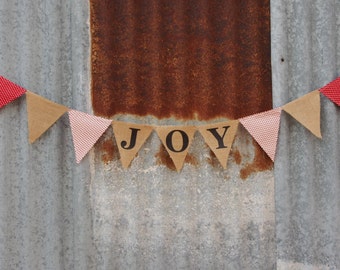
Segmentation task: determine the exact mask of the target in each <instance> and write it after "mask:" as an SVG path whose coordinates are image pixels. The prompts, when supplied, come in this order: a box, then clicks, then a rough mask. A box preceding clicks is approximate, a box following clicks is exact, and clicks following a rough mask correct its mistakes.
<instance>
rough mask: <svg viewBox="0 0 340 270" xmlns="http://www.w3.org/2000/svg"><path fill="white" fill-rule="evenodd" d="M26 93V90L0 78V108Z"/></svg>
mask: <svg viewBox="0 0 340 270" xmlns="http://www.w3.org/2000/svg"><path fill="white" fill-rule="evenodd" d="M25 93H26V89H24V88H22V87H21V86H19V85H16V84H15V83H13V82H11V81H9V80H7V79H5V78H4V77H2V76H0V108H2V107H3V106H5V105H7V104H8V103H10V102H12V101H13V100H15V99H17V98H18V97H21V96H22V95H23V94H25Z"/></svg>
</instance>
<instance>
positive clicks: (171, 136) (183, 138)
mask: <svg viewBox="0 0 340 270" xmlns="http://www.w3.org/2000/svg"><path fill="white" fill-rule="evenodd" d="M156 131H157V134H158V136H159V138H160V140H161V141H162V143H163V145H164V147H165V149H166V150H167V151H168V153H169V155H170V157H171V159H172V161H173V162H174V164H175V167H176V170H177V171H178V172H179V171H180V170H181V169H182V167H183V163H184V160H185V157H186V155H187V154H188V150H189V147H190V145H191V143H192V140H193V138H194V135H195V132H196V127H193V126H160V127H156Z"/></svg>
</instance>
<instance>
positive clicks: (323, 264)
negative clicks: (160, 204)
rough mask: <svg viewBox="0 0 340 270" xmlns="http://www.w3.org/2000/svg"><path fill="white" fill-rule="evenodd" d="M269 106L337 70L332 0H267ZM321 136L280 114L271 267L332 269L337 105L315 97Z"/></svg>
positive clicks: (339, 10)
mask: <svg viewBox="0 0 340 270" xmlns="http://www.w3.org/2000/svg"><path fill="white" fill-rule="evenodd" d="M271 8H272V12H271V13H272V63H273V64H272V66H273V96H274V103H275V105H276V106H281V105H282V104H285V103H287V102H289V101H291V100H292V99H295V98H297V97H299V96H302V95H304V94H306V93H308V92H310V91H312V90H314V89H318V88H320V87H322V86H324V85H325V84H326V83H328V82H330V81H332V80H333V79H335V78H336V77H338V76H339V75H340V73H339V68H340V65H339V63H340V61H339V60H340V50H339V49H340V47H339V44H340V33H339V26H340V25H339V22H340V21H339V14H340V2H339V1H321V0H320V1H272V3H271ZM321 108H322V109H321V121H322V122H321V129H322V135H323V138H322V140H319V139H317V138H316V137H314V136H313V135H312V134H311V133H310V132H309V131H307V130H306V129H305V128H304V127H302V126H301V125H300V124H299V123H297V122H296V121H295V120H293V119H292V118H290V117H289V116H288V115H286V114H284V115H283V116H282V122H281V130H280V137H279V145H278V157H277V160H276V163H275V170H274V171H275V198H276V199H275V201H276V211H275V214H276V223H277V225H276V237H277V240H276V241H277V254H278V263H277V266H278V268H279V269H339V268H340V260H339V256H338V255H339V254H340V242H339V239H340V238H339V236H340V230H339V226H338V225H337V224H339V213H340V199H339V196H338V194H339V191H340V190H339V188H340V185H339V180H340V166H339V158H340V148H339V142H338V137H339V134H340V128H339V124H338V123H339V119H340V118H339V117H340V111H339V107H337V106H336V105H335V104H333V103H332V102H331V101H330V100H329V99H327V98H326V97H324V96H322V98H321Z"/></svg>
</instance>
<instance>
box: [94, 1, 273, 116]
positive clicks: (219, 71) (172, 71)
mask: <svg viewBox="0 0 340 270" xmlns="http://www.w3.org/2000/svg"><path fill="white" fill-rule="evenodd" d="M91 29H92V30H91V31H92V99H93V109H94V112H95V113H96V114H98V115H103V116H107V117H112V116H114V115H116V114H134V115H138V116H145V115H153V116H155V117H157V118H167V117H175V118H177V119H201V120H207V119H213V118H216V117H227V118H233V119H235V118H240V117H243V116H246V115H250V114H253V113H257V112H260V111H264V110H267V109H270V108H272V94H271V60H270V10H269V0H256V1H254V0H242V1H233V0H228V1H218V0H213V1H206V0H194V1H193V0H191V1H182V0H176V1H165V0H162V1H159V0H151V1H131V0H129V1H126V0H115V1H102V0H91Z"/></svg>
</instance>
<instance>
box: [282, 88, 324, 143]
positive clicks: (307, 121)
mask: <svg viewBox="0 0 340 270" xmlns="http://www.w3.org/2000/svg"><path fill="white" fill-rule="evenodd" d="M282 109H283V110H284V111H285V112H287V113H289V114H290V115H291V116H292V117H294V118H295V119H296V120H297V121H298V122H300V123H301V124H302V125H303V126H305V127H306V128H307V129H309V130H310V131H311V132H312V133H313V134H314V135H315V136H317V137H319V138H321V130H320V92H319V90H315V91H313V92H311V93H309V94H307V95H304V96H302V97H300V98H298V99H296V100H294V101H292V102H289V103H287V104H286V105H284V106H283V107H282Z"/></svg>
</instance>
